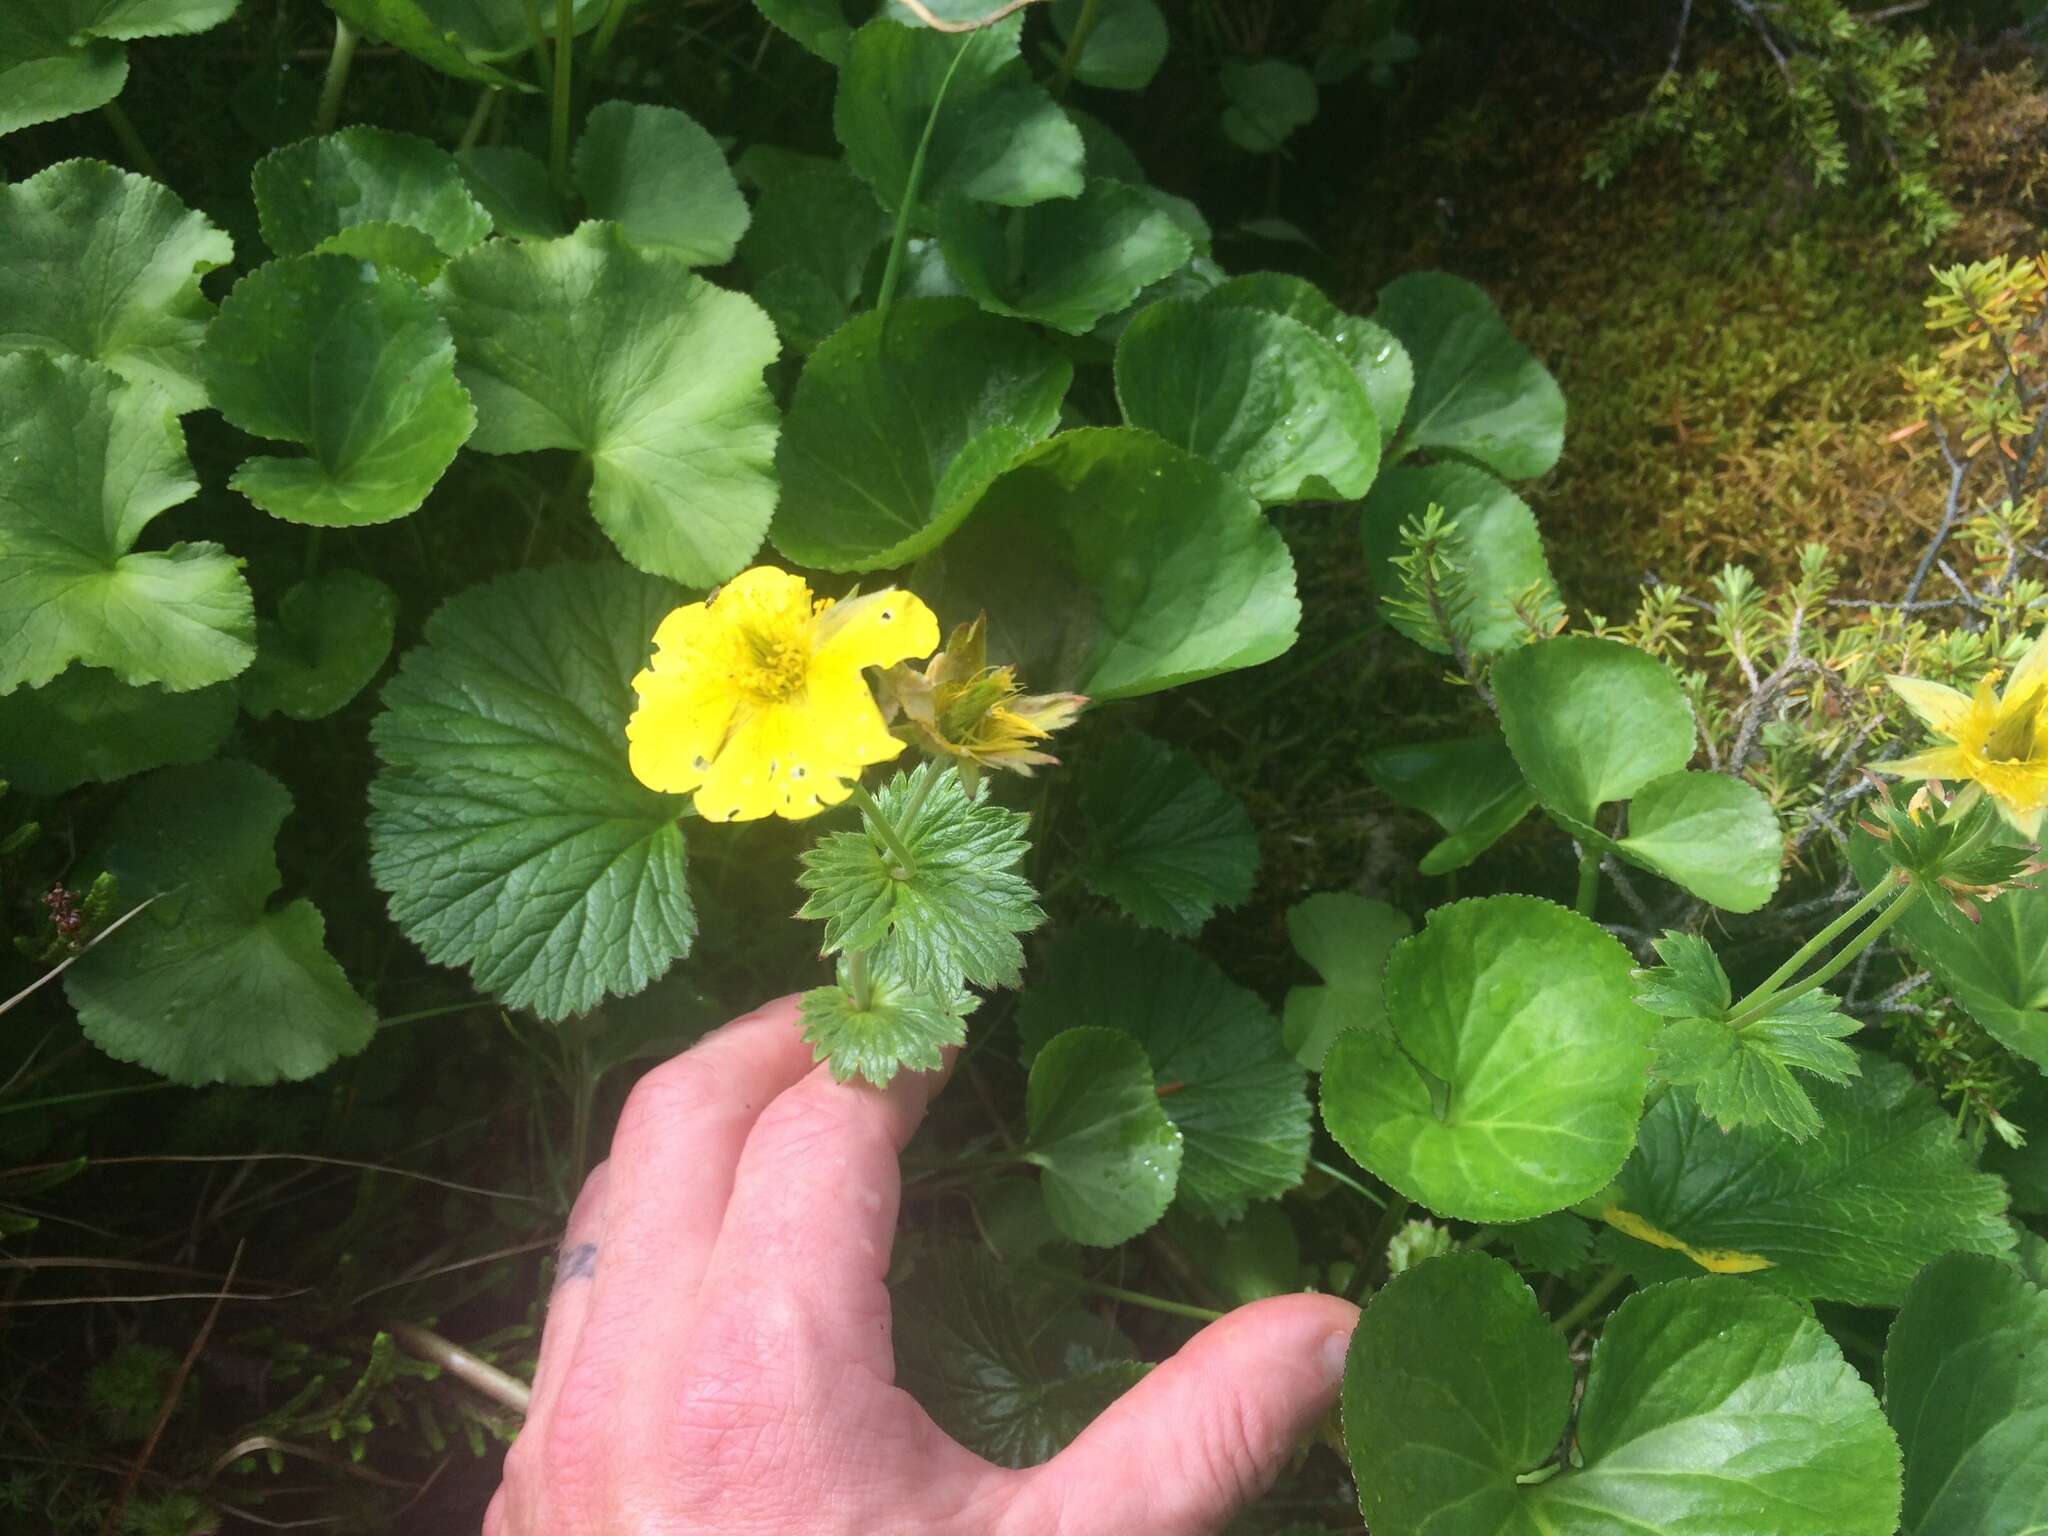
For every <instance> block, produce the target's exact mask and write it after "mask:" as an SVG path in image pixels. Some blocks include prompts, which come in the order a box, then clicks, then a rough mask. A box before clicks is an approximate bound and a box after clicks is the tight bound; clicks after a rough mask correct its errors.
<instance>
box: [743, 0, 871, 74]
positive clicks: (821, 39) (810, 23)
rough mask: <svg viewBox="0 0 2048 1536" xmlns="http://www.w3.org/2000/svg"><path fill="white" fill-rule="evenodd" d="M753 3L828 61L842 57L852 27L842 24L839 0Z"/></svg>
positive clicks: (843, 14) (759, 0)
mask: <svg viewBox="0 0 2048 1536" xmlns="http://www.w3.org/2000/svg"><path fill="white" fill-rule="evenodd" d="M754 6H755V8H756V9H757V10H759V11H760V13H761V14H762V15H763V16H766V17H767V18H768V19H769V20H770V21H771V22H773V23H774V24H775V25H776V26H777V27H779V28H780V29H781V30H782V31H784V32H787V33H788V34H789V35H790V36H791V37H793V38H795V39H796V40H797V41H798V42H799V43H802V44H803V45H804V47H806V48H808V49H809V50H810V51H811V52H812V53H815V54H816V55H817V56H818V57H819V58H821V59H823V60H825V61H826V62H827V63H828V64H837V63H839V62H840V61H841V60H843V59H844V58H845V57H846V47H847V44H849V43H851V42H852V41H853V28H852V27H850V26H848V25H847V24H846V7H845V5H844V4H842V0H754Z"/></svg>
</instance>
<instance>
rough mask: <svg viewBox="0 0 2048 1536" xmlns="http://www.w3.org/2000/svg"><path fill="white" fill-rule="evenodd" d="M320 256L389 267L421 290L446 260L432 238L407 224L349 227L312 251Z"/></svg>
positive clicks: (357, 225)
mask: <svg viewBox="0 0 2048 1536" xmlns="http://www.w3.org/2000/svg"><path fill="white" fill-rule="evenodd" d="M313 253H314V254H315V255H319V256H350V257H353V258H355V259H356V260H358V261H367V262H370V263H372V264H373V265H375V266H379V267H390V268H391V269H392V270H393V271H395V272H401V273H403V274H404V275H405V276H407V277H409V278H411V279H412V280H413V281H414V282H416V283H418V284H419V285H420V286H421V287H422V288H424V287H426V286H427V285H428V284H430V283H432V282H433V281H434V279H435V278H437V277H439V276H440V275H441V269H442V268H443V267H445V266H447V265H448V257H447V256H446V255H445V254H444V253H443V252H442V250H441V247H439V246H438V245H436V244H434V237H433V236H432V235H429V234H427V233H426V232H425V231H423V230H417V229H414V228H413V227H412V226H411V225H410V224H390V223H377V224H351V225H349V227H348V228H347V229H344V230H342V231H341V232H340V233H339V234H333V235H329V236H328V237H327V238H326V239H325V240H322V241H321V242H320V243H319V244H318V245H316V246H314V247H313Z"/></svg>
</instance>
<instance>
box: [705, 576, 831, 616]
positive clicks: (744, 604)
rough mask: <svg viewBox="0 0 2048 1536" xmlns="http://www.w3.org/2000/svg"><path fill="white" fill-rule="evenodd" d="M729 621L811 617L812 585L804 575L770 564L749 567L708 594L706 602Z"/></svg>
mask: <svg viewBox="0 0 2048 1536" xmlns="http://www.w3.org/2000/svg"><path fill="white" fill-rule="evenodd" d="M707 606H708V607H710V608H711V609H712V610H713V611H714V612H716V613H717V614H718V616H719V617H720V618H722V619H725V620H726V621H728V622H731V621H735V620H742V619H769V620H781V621H785V622H786V621H787V620H788V618H789V616H791V615H795V616H796V617H797V618H799V619H808V618H809V617H810V616H811V587H810V583H809V582H807V581H805V580H804V579H803V577H801V576H797V575H794V574H792V573H791V572H789V571H782V570H777V569H776V568H775V567H774V566H772V565H756V566H750V567H748V568H747V569H746V570H744V571H741V572H740V573H739V575H737V576H735V577H733V579H732V580H731V581H728V582H727V583H726V584H725V585H724V586H722V587H720V588H719V589H718V590H717V591H716V592H714V593H713V594H712V595H711V598H710V601H709V603H708V604H707Z"/></svg>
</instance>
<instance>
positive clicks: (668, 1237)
mask: <svg viewBox="0 0 2048 1536" xmlns="http://www.w3.org/2000/svg"><path fill="white" fill-rule="evenodd" d="M941 1082H942V1079H940V1078H939V1077H937V1076H935V1075H917V1074H910V1073H904V1074H901V1075H899V1076H898V1077H897V1078H896V1080H895V1081H894V1082H893V1083H891V1084H890V1085H889V1087H888V1088H887V1089H886V1090H882V1091H879V1092H878V1091H876V1090H874V1089H872V1088H868V1087H865V1086H861V1085H847V1084H839V1083H835V1082H834V1081H833V1080H832V1078H831V1077H830V1076H829V1075H828V1074H827V1072H826V1071H825V1069H824V1068H822V1067H818V1068H813V1067H812V1065H811V1052H810V1047H808V1046H807V1045H805V1044H804V1043H803V1042H802V1040H801V1039H800V1038H799V1033H798V1028H797V1007H796V999H794V998H783V999H780V1000H779V1001H777V1002H773V1003H770V1004H768V1005H767V1006H766V1007H764V1008H762V1009H760V1010H759V1011H757V1012H755V1013H752V1014H749V1015H747V1016H746V1017H744V1018H741V1019H736V1020H734V1021H733V1022H732V1023H730V1024H728V1025H726V1026H725V1027H724V1028H723V1029H720V1030H718V1031H717V1032H716V1033H714V1034H712V1035H710V1036H707V1037H706V1038H705V1039H704V1040H703V1041H701V1042H700V1043H699V1044H697V1045H696V1046H695V1047H693V1048H692V1049H690V1050H689V1051H687V1052H685V1053H684V1054H683V1055H681V1056H678V1057H677V1058H675V1059H674V1060H673V1061H670V1062H667V1063H665V1064H664V1065H662V1066H660V1067H657V1068H655V1069H654V1070H653V1071H652V1072H650V1073H648V1074H647V1076H646V1077H645V1078H643V1079H642V1080H641V1081H640V1083H639V1084H638V1085H637V1086H636V1087H635V1088H634V1090H633V1093H632V1095H631V1096H630V1098H629V1099H628V1100H627V1103H626V1108H625V1112H624V1114H623V1115H621V1117H620V1119H619V1126H618V1132H617V1134H616V1135H615V1136H614V1138H613V1140H612V1155H611V1158H610V1160H609V1161H608V1162H606V1163H604V1164H601V1165H600V1166H599V1167H598V1168H597V1169H596V1171H594V1172H593V1173H592V1174H591V1176H590V1179H589V1182H588V1183H586V1184H585V1185H584V1187H583V1192H582V1194H581V1195H580V1196H579V1197H578V1199H577V1201H576V1206H575V1209H574V1211H573V1212H572V1213H571V1214H570V1217H569V1228H568V1233H567V1235H566V1237H565V1239H564V1242H563V1250H562V1252H563V1258H562V1262H561V1264H560V1267H559V1269H558V1271H557V1279H556V1287H555V1294H554V1298H553V1300H552V1301H551V1302H550V1304H549V1310H548V1319H547V1328H546V1330H545V1332H544V1333H543V1335H542V1337H541V1346H540V1360H539V1364H538V1367H537V1369H536V1373H535V1380H534V1387H533V1401H532V1405H531V1407H530V1408H529V1410H528V1413H527V1419H526V1426H525V1428H524V1429H523V1430H522V1431H521V1433H520V1435H519V1438H518V1440H517V1441H516V1442H515V1443H514V1445H513V1447H512V1449H511V1451H510V1453H509V1454H508V1455H507V1456H506V1458H505V1480H504V1485H503V1486H502V1487H501V1488H499V1490H498V1493H497V1496H496V1497H495V1498H494V1499H493V1500H492V1501H491V1507H490V1511H489V1513H488V1514H487V1515H486V1516H485V1518H484V1532H485V1536H683V1533H690V1536H699V1533H718V1536H748V1533H761V1536H771V1533H772V1536H824V1533H838V1532H848V1533H851V1532H859V1533H861V1536H880V1533H896V1536H956V1533H957V1536H1097V1533H1100V1536H1195V1533H1199V1532H1208V1531H1213V1530H1215V1529H1216V1528H1218V1527H1219V1526H1221V1525H1222V1523H1223V1522H1224V1521H1225V1520H1226V1519H1227V1518H1228V1517H1229V1516H1230V1514H1231V1513H1232V1511H1234V1510H1235V1509H1236V1508H1237V1507H1238V1506H1239V1505H1241V1504H1243V1503H1244V1502H1246V1501H1247V1500H1249V1499H1251V1498H1253V1497H1255V1496H1256V1495H1257V1494H1259V1493H1260V1492H1262V1491H1263V1490H1264V1489H1265V1488H1266V1487H1267V1486H1268V1485H1269V1484H1270V1483H1271V1482H1272V1480H1273V1478H1274V1477H1275V1476H1276V1475H1277V1474H1278V1473H1279V1471H1280V1468H1281V1467H1282V1465H1283V1464H1284V1463H1285V1461H1286V1460H1287V1458H1288V1456H1289V1454H1290V1453H1291V1451H1292V1449H1293V1447H1294V1445H1295V1444H1296V1442H1297V1441H1298V1440H1299V1439H1300V1437H1301V1436H1302V1435H1304V1434H1305V1433H1307V1431H1308V1430H1309V1429H1310V1428H1311V1427H1312V1426H1313V1425H1314V1424H1315V1422H1316V1421H1317V1419H1319V1418H1320V1417H1321V1416H1322V1415H1323V1414H1324V1413H1325V1412H1326V1411H1328V1409H1329V1407H1330V1405H1331V1403H1332V1402H1333V1401H1334V1400H1335V1398H1336V1395H1337V1388H1338V1381H1339V1378H1340V1376H1341V1375H1342V1371H1343V1359H1344V1349H1345V1346H1346V1343H1347V1342H1348V1340H1349V1338H1350V1333H1351V1328H1352V1325H1353V1324H1354V1323H1355V1322H1356V1321H1357V1316H1358V1314H1357V1309H1356V1308H1354V1307H1352V1306H1351V1305H1350V1304H1349V1303H1348V1302H1344V1301H1341V1300H1339V1299H1337V1298H1335V1297H1330V1296H1312V1295H1302V1296H1282V1297H1275V1298H1273V1299H1272V1300H1269V1301H1261V1302H1257V1303H1254V1304H1253V1305H1251V1306H1248V1307H1242V1308H1240V1309H1239V1310H1237V1311H1235V1312H1233V1313H1231V1314H1230V1316H1228V1317H1226V1318H1224V1319H1223V1320H1221V1321H1220V1322H1216V1323H1212V1324H1211V1325H1210V1326H1208V1327H1207V1328H1204V1329H1203V1330H1202V1331H1201V1332H1200V1333H1199V1334H1197V1335H1196V1336H1195V1337H1194V1338H1193V1339H1191V1340H1190V1341H1189V1342H1188V1343H1187V1344H1186V1345H1185V1346H1184V1347H1183V1348H1182V1349H1181V1351H1180V1353H1178V1354H1177V1355H1175V1356H1174V1357H1173V1358H1172V1359H1171V1360H1169V1361H1167V1362H1166V1363H1165V1364H1163V1365H1161V1366H1159V1367H1158V1368H1157V1369H1156V1370H1154V1371H1153V1372H1152V1373H1151V1374H1150V1375H1148V1376H1147V1377H1146V1378H1145V1380H1144V1381H1142V1382H1140V1383H1139V1384H1138V1385H1137V1386H1136V1387H1133V1388H1132V1389H1131V1390H1130V1391H1129V1392H1128V1393H1126V1394H1125V1395H1124V1396H1123V1397H1122V1398H1121V1399H1120V1400H1119V1401H1117V1402H1116V1403H1115V1404H1114V1405H1112V1406H1111V1407H1110V1408H1109V1410H1108V1411H1107V1412H1105V1413H1104V1414H1103V1415H1102V1416H1101V1417H1100V1418H1099V1419H1097V1420H1096V1421H1095V1423H1094V1424H1093V1425H1091V1426H1090V1427H1089V1428H1088V1430H1087V1431H1086V1432H1085V1433H1083V1434H1082V1435H1081V1437H1080V1438H1079V1439H1078V1440H1076V1441H1075V1442H1074V1443H1073V1444H1072V1445H1070V1446H1068V1447H1067V1449H1066V1450H1065V1451H1063V1452H1062V1453H1061V1454H1060V1455H1058V1456H1056V1457H1054V1458H1053V1459H1052V1460H1051V1461H1050V1462H1047V1463H1046V1464H1045V1465H1044V1466H1042V1467H1036V1468H1033V1469H1031V1470H1028V1471H1022V1472H1018V1471H1011V1470H1008V1469H1006V1468H1002V1467H997V1466H994V1465H992V1464H991V1463H989V1462H986V1461H983V1460H982V1459H981V1458H980V1457H978V1456H976V1455H974V1454H973V1453H971V1452H970V1451H968V1450H966V1449H965V1448H963V1447H962V1446H960V1445H958V1444H957V1443H955V1442H954V1441H953V1440H951V1439H950V1438H948V1437H947V1436H946V1435H945V1434H944V1433H943V1432H942V1431H941V1430H940V1429H939V1428H938V1427H937V1426H936V1425H935V1424H933V1423H932V1421H931V1420H930V1419H929V1418H927V1417H926V1416H925V1414H924V1411H923V1410H922V1409H921V1408H919V1407H918V1405H917V1403H916V1402H915V1401H914V1400H913V1399H912V1398H911V1397H910V1396H909V1394H907V1393H905V1392H902V1391H900V1390H898V1389H897V1388H896V1386H895V1385H894V1382H895V1361H894V1356H893V1352H892V1349H891V1345H890V1312H889V1292H888V1290H887V1288H886V1287H885V1285H884V1277H885V1276H886V1274H887V1272H888V1267H889V1248H890V1243H891V1240H892V1238H893V1236H894V1233H895V1228H896V1207H897V1197H898V1192H899V1185H898V1173H897V1161H896V1160H897V1155H898V1153H900V1152H901V1151H902V1149H903V1147H904V1145H905V1143H907V1142H908V1141H909V1139H910V1136H911V1133H912V1132H913V1131H914V1130H915V1129H916V1128H917V1124H918V1121H919V1120H921V1119H922V1118H923V1116H924V1111H925V1106H926V1104H927V1102H928V1101H929V1098H930V1096H931V1095H932V1094H933V1093H935V1092H936V1091H937V1090H938V1088H939V1087H940V1086H941Z"/></svg>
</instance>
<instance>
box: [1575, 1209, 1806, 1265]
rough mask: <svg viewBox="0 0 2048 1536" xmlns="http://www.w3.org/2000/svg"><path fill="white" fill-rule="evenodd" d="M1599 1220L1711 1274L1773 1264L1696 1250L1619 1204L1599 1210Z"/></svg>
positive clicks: (1757, 1257) (1732, 1251)
mask: <svg viewBox="0 0 2048 1536" xmlns="http://www.w3.org/2000/svg"><path fill="white" fill-rule="evenodd" d="M1600 1219H1601V1220H1602V1221H1604V1222H1606V1223H1607V1225H1609V1226H1610V1227H1613V1228H1614V1229H1615V1230H1616V1231H1618V1232H1626V1233H1627V1234H1628V1235H1629V1236H1630V1237H1633V1238H1635V1239H1637V1240H1638V1241H1640V1242H1645V1243H1649V1244H1650V1245H1651V1246H1652V1247H1656V1248H1670V1249H1673V1250H1675V1251H1676V1252H1678V1253H1682V1254H1684V1255H1685V1256H1686V1257H1687V1258H1688V1259H1691V1260H1692V1261H1693V1263H1695V1264H1697V1265H1699V1267H1700V1268H1701V1269H1704V1270H1706V1271H1708V1272H1709V1273H1710V1274H1716V1275H1753V1274H1755V1273H1756V1272H1757V1271H1758V1270H1760V1269H1770V1268H1771V1267H1772V1266H1773V1263H1774V1261H1773V1260H1770V1259H1767V1258H1765V1257H1764V1256H1763V1255H1762V1254H1760V1253H1744V1252H1743V1251H1742V1250H1741V1249H1740V1248H1695V1247H1693V1245H1692V1244H1691V1243H1688V1242H1686V1241H1684V1240H1683V1239H1682V1238H1676V1237H1673V1236H1672V1235H1671V1234H1670V1233H1669V1232H1666V1231H1665V1230H1664V1229H1663V1228H1661V1227H1657V1226H1652V1225H1651V1224H1650V1223H1649V1222H1647V1221H1645V1220H1643V1218H1642V1217H1640V1216H1638V1215H1637V1214H1636V1213H1635V1212H1634V1211H1625V1210H1623V1209H1622V1208H1621V1207H1620V1206H1618V1205H1610V1206H1608V1207H1606V1208H1605V1209H1604V1210H1602V1211H1601V1212H1600Z"/></svg>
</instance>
